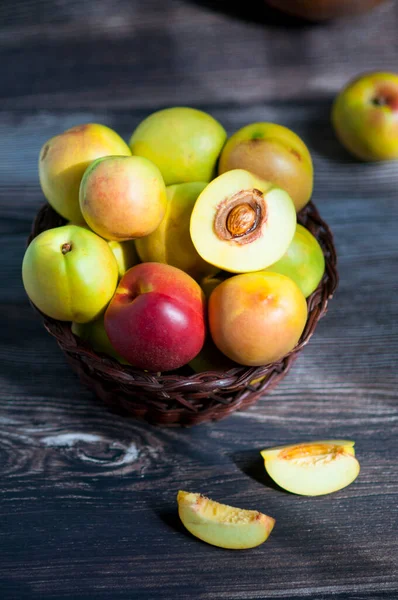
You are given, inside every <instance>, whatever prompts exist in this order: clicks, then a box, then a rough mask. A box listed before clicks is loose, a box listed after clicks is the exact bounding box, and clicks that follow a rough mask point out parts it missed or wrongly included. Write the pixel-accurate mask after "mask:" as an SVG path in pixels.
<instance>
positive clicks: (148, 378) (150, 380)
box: [27, 202, 338, 422]
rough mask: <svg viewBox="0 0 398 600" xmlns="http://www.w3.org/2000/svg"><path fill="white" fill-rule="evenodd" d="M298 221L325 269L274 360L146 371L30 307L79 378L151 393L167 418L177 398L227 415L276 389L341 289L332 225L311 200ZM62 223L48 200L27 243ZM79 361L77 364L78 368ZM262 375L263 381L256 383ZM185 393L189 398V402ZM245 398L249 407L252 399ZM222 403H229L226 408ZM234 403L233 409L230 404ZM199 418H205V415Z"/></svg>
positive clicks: (124, 391) (188, 407)
mask: <svg viewBox="0 0 398 600" xmlns="http://www.w3.org/2000/svg"><path fill="white" fill-rule="evenodd" d="M298 222H299V223H301V224H303V225H304V226H306V227H307V228H308V229H309V230H310V231H311V230H312V233H314V235H316V237H317V239H318V242H319V243H320V245H321V247H322V250H323V253H324V256H325V273H324V276H323V278H322V281H321V282H320V284H319V285H318V287H317V289H316V290H315V291H314V292H313V293H312V294H311V295H310V296H309V298H307V306H308V318H307V322H306V325H305V328H304V331H303V333H302V335H301V338H300V340H299V342H298V344H297V345H296V347H295V348H294V349H293V350H292V351H291V352H289V353H288V354H287V355H286V356H284V357H283V358H282V359H281V360H280V361H278V362H275V363H270V364H268V365H263V366H260V367H246V366H237V367H234V368H231V369H227V370H225V371H221V370H214V371H203V372H201V373H191V372H189V371H192V369H190V367H187V366H186V367H182V368H181V369H179V370H177V371H176V372H162V373H152V372H144V371H142V370H140V369H137V368H135V367H133V366H129V365H124V364H121V363H119V362H118V361H117V360H116V359H114V358H112V357H110V356H108V355H106V354H102V353H98V352H95V351H94V350H93V349H91V348H90V346H89V345H88V344H87V343H86V342H85V341H84V340H82V339H81V338H79V337H77V336H75V335H74V334H73V333H72V331H71V323H70V322H66V321H57V320H55V319H52V318H50V317H47V316H46V315H44V314H43V313H41V312H40V311H39V310H38V309H37V307H35V306H34V305H32V306H33V308H34V309H35V310H36V311H37V312H39V314H40V315H41V318H42V320H43V323H44V327H45V328H46V330H47V331H48V332H49V333H50V334H51V335H52V336H54V337H55V339H56V340H57V343H58V345H59V346H60V348H61V349H62V350H63V351H64V353H65V354H66V355H67V357H68V359H69V361H70V362H72V363H73V364H74V369H75V370H79V371H80V373H79V374H80V376H81V378H82V375H83V378H87V377H89V378H90V377H91V379H92V380H93V381H94V380H96V379H98V378H100V379H101V381H102V384H103V385H106V386H111V387H112V386H113V387H114V388H115V395H120V393H122V395H123V394H124V395H127V396H131V394H133V393H134V394H141V395H143V396H144V397H145V398H148V397H150V398H151V403H152V405H153V406H152V408H153V410H154V411H155V412H156V411H157V414H158V413H159V414H162V415H163V416H164V415H165V412H167V410H168V409H167V410H165V409H164V406H163V404H162V403H163V402H169V401H170V402H171V400H172V399H174V400H177V401H178V404H179V405H180V407H181V408H180V410H182V411H184V410H185V411H186V412H190V411H192V410H194V411H195V410H196V408H197V407H196V404H194V405H193V404H192V401H193V402H194V403H195V402H196V401H198V402H199V400H200V399H203V398H207V399H212V400H214V402H216V403H219V404H220V407H221V408H220V410H221V411H222V410H224V412H225V414H227V413H228V414H229V413H230V412H232V411H233V410H238V409H239V407H240V406H241V405H242V402H243V399H244V397H245V398H246V396H247V394H249V395H250V394H252V396H253V398H254V397H256V398H257V397H259V396H260V395H261V394H263V393H265V392H266V391H269V390H270V389H272V388H273V387H274V386H275V385H276V384H277V383H278V381H279V380H280V379H281V378H282V377H283V376H284V375H285V374H286V373H287V371H288V370H289V368H290V366H291V365H292V363H293V362H294V360H295V359H296V358H297V356H298V354H299V353H300V351H301V350H302V349H303V348H304V347H305V346H306V345H307V344H308V342H309V340H310V338H311V337H312V335H313V333H314V331H315V328H316V326H317V323H318V322H319V320H320V319H321V318H322V317H323V316H324V315H325V314H326V312H327V307H328V302H329V301H330V299H331V298H332V297H333V294H334V292H335V289H336V287H337V284H338V273H337V257H336V251H335V247H334V243H333V235H332V232H331V230H330V228H329V226H328V225H327V224H326V223H325V222H324V221H323V220H322V218H321V217H320V215H319V212H318V210H317V208H316V207H315V205H314V204H313V203H312V202H310V203H309V204H307V206H306V207H305V208H304V209H303V210H302V211H301V212H300V213H299V215H298ZM64 223H65V219H63V218H62V217H61V216H60V215H58V213H56V212H55V211H54V209H52V208H51V207H50V205H49V204H44V205H43V206H42V207H41V208H40V210H39V211H38V213H37V215H36V217H35V219H34V222H33V225H32V231H31V234H30V236H29V238H28V240H27V244H29V243H30V242H31V241H32V239H33V238H34V237H36V236H37V235H38V234H39V233H41V232H42V231H44V230H45V229H49V228H50V227H57V226H60V225H63V224H64ZM76 365H78V367H77V368H76ZM261 379H262V381H257V380H261ZM254 381H257V383H256V385H254V384H253V382H254ZM238 392H239V393H240V394H241V395H242V394H243V396H242V399H241V400H240V401H239V402H237V403H235V404H234V401H232V404H231V401H230V400H227V399H224V396H225V395H228V396H229V397H231V396H233V395H234V394H237V393H238ZM187 397H189V400H188V401H187V400H186V399H187ZM245 402H246V405H248V403H249V400H248V398H246V400H245ZM250 403H252V400H251V401H250ZM202 404H203V403H201V404H200V410H202V411H203V412H205V411H206V407H205V406H202ZM223 404H225V407H223V406H222V405H223ZM231 406H233V407H232V408H231ZM162 407H163V408H162ZM135 410H136V408H135V409H134V411H135ZM198 410H199V409H198ZM134 411H132V412H134ZM211 418H213V417H211ZM214 418H220V417H214ZM147 420H148V419H147ZM201 420H206V419H204V418H201ZM177 421H178V419H177ZM198 421H199V418H198ZM193 422H195V421H193Z"/></svg>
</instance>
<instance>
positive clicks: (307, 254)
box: [265, 224, 325, 298]
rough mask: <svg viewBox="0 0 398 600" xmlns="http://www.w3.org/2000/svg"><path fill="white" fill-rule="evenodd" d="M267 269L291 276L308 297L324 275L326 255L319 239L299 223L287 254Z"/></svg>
mask: <svg viewBox="0 0 398 600" xmlns="http://www.w3.org/2000/svg"><path fill="white" fill-rule="evenodd" d="M265 270H266V271H273V272H274V273H281V274H282V275H286V276H287V277H290V279H293V281H294V282H295V283H297V285H298V286H299V288H300V290H301V291H302V292H303V294H304V296H305V297H306V298H308V296H310V295H311V294H312V292H313V291H314V290H316V288H317V287H318V284H319V282H320V281H321V279H322V277H323V274H324V272H325V257H324V255H323V252H322V248H321V247H320V245H319V243H318V241H317V239H316V238H315V237H314V236H313V235H312V233H310V232H309V231H308V229H306V228H305V227H303V226H302V225H299V224H298V225H297V227H296V232H295V234H294V237H293V240H292V242H291V244H290V246H289V248H288V249H287V250H286V252H285V254H284V255H283V256H282V258H280V259H279V260H278V261H277V262H275V263H274V264H273V265H270V266H269V267H267V269H265Z"/></svg>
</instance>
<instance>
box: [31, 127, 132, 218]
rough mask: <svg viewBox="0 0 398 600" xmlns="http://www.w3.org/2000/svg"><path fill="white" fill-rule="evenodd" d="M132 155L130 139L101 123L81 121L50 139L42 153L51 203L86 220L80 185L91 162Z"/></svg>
mask: <svg viewBox="0 0 398 600" xmlns="http://www.w3.org/2000/svg"><path fill="white" fill-rule="evenodd" d="M109 155H121V156H131V151H130V148H129V147H128V146H127V144H126V142H124V141H123V140H122V138H121V137H120V136H119V135H118V134H117V133H116V132H115V131H113V130H112V129H110V128H109V127H106V126H105V125H98V124H97V123H87V124H85V125H77V126H76V127H72V129H68V130H67V131H64V133H61V134H60V135H56V136H55V137H53V138H51V139H49V140H48V141H47V142H46V143H45V144H44V145H43V147H42V149H41V151H40V157H39V177H40V184H41V187H42V190H43V193H44V195H45V197H46V198H47V200H48V202H49V203H50V204H51V206H52V207H53V208H54V209H55V210H56V211H57V212H58V213H59V214H60V215H62V216H63V217H64V218H65V219H70V220H71V221H75V222H78V223H81V222H83V221H84V219H83V217H82V214H81V212H80V206H79V186H80V182H81V180H82V177H83V173H84V171H85V170H86V168H87V167H88V166H89V164H90V163H91V162H92V161H93V160H95V159H97V158H100V157H102V156H109Z"/></svg>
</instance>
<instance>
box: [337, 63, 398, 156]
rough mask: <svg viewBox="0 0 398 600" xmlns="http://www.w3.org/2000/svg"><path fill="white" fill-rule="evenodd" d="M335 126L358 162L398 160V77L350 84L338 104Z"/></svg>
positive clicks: (369, 77)
mask: <svg viewBox="0 0 398 600" xmlns="http://www.w3.org/2000/svg"><path fill="white" fill-rule="evenodd" d="M332 123H333V126H334V129H335V131H336V134H337V137H338V138H339V140H340V141H341V143H342V144H343V146H345V148H346V149H347V150H348V151H349V152H351V154H353V155H354V156H356V157H357V158H360V159H362V160H365V161H378V160H393V159H398V74H397V73H366V74H364V75H361V76H360V77H358V78H356V79H354V80H353V81H350V82H349V83H348V85H346V86H345V88H344V89H343V90H342V91H341V92H340V93H339V95H338V96H337V98H336V100H335V102H334V105H333V109H332Z"/></svg>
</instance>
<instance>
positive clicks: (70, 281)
mask: <svg viewBox="0 0 398 600" xmlns="http://www.w3.org/2000/svg"><path fill="white" fill-rule="evenodd" d="M22 279H23V284H24V287H25V290H26V293H27V294H28V296H29V298H30V299H31V301H32V302H33V304H35V306H37V308H38V309H39V310H41V311H42V312H43V313H44V314H45V315H47V316H49V317H52V318H53V319H58V320H60V321H76V322H77V323H86V322H88V321H91V320H93V319H95V318H97V317H98V316H99V315H100V314H101V313H102V312H103V311H104V310H105V308H106V307H107V305H108V303H109V301H110V299H111V298H112V296H113V294H114V292H115V289H116V285H117V281H118V267H117V263H116V259H115V257H114V255H113V253H112V251H111V249H110V248H109V245H108V244H107V242H106V241H105V240H103V239H102V238H100V237H98V236H97V235H95V233H92V232H91V231H88V230H87V229H85V228H84V227H77V226H76V225H65V226H63V227H56V228H55V229H49V230H47V231H44V232H43V233H41V234H40V235H38V236H37V237H36V238H35V239H34V240H33V241H32V242H31V244H30V245H29V246H28V248H27V250H26V252H25V256H24V259H23V264H22Z"/></svg>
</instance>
